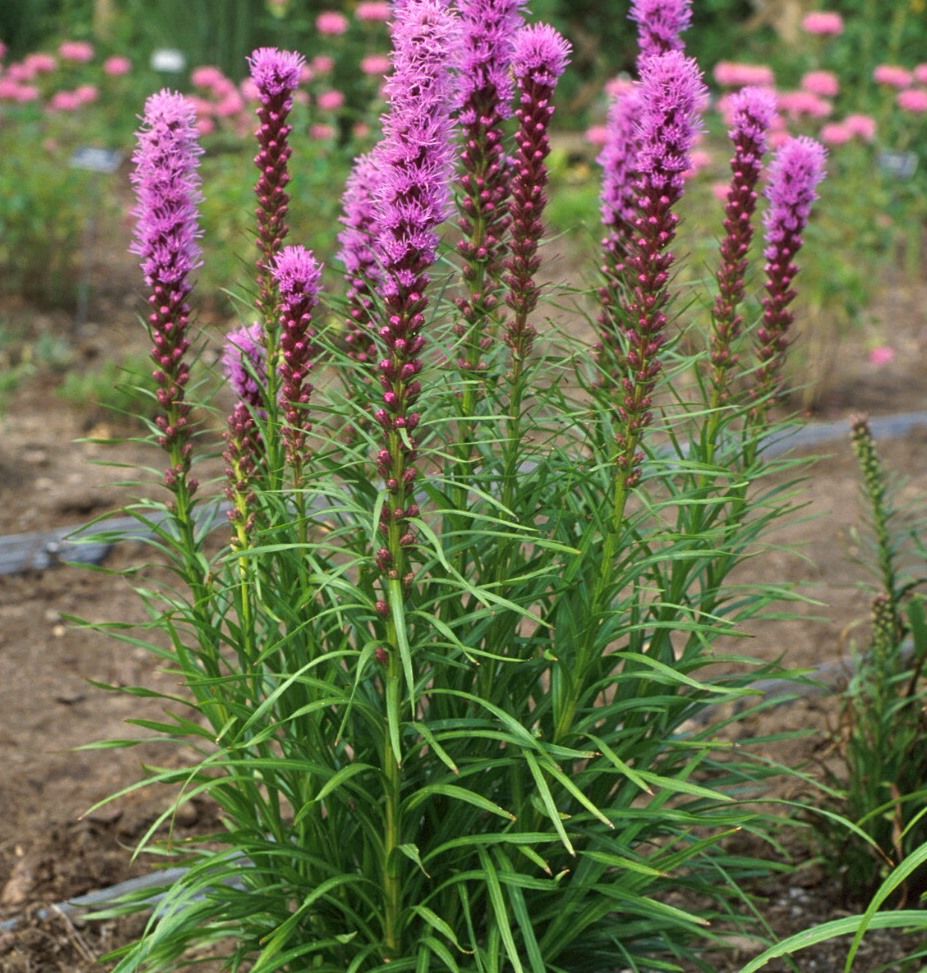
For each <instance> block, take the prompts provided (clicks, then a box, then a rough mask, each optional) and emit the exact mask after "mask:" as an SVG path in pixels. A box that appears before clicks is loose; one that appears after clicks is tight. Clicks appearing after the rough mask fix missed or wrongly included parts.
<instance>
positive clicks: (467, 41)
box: [457, 0, 527, 125]
mask: <svg viewBox="0 0 927 973" xmlns="http://www.w3.org/2000/svg"><path fill="white" fill-rule="evenodd" d="M526 2H527V0H459V2H458V4H457V10H458V12H459V14H460V18H461V22H462V26H463V53H462V64H461V74H462V76H463V81H462V90H461V102H462V105H463V108H462V110H461V115H460V121H461V123H462V124H463V125H472V124H474V123H476V122H478V121H479V117H480V111H481V109H482V108H483V107H484V106H486V105H489V106H492V107H493V108H494V109H495V110H496V111H497V112H498V113H499V117H500V118H508V117H509V116H510V115H511V114H512V105H511V102H512V95H513V91H512V77H511V63H512V44H513V40H514V37H515V33H516V31H517V30H518V28H519V27H520V26H521V25H522V22H523V18H522V15H521V10H522V8H523V7H524V6H525V3H526Z"/></svg>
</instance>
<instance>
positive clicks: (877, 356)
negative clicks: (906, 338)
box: [869, 345, 898, 368]
mask: <svg viewBox="0 0 927 973" xmlns="http://www.w3.org/2000/svg"><path fill="white" fill-rule="evenodd" d="M897 357H898V356H897V352H896V351H895V349H894V348H892V347H891V346H890V345H879V346H878V347H877V348H873V349H872V351H870V352H869V364H870V365H875V367H876V368H881V367H882V366H883V365H890V364H891V363H892V362H893V361H894V360H895V359H896V358H897Z"/></svg>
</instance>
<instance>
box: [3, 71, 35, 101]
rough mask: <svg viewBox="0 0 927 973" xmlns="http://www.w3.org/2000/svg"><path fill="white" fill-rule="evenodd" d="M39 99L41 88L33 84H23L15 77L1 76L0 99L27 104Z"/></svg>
mask: <svg viewBox="0 0 927 973" xmlns="http://www.w3.org/2000/svg"><path fill="white" fill-rule="evenodd" d="M38 100H39V89H38V88H36V87H34V86H33V85H31V84H22V83H21V82H19V81H17V80H16V79H15V78H10V77H6V78H0V101H15V102H16V103H17V104H25V103H26V102H29V101H38Z"/></svg>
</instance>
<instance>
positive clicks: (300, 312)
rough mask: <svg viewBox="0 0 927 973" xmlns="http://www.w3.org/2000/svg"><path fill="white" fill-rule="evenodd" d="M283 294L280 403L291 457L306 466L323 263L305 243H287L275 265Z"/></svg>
mask: <svg viewBox="0 0 927 973" xmlns="http://www.w3.org/2000/svg"><path fill="white" fill-rule="evenodd" d="M271 271H272V273H273V276H274V280H275V281H276V283H277V288H278V291H279V294H280V312H281V329H280V357H281V361H280V376H281V379H282V384H281V387H280V405H281V408H282V410H283V417H284V419H285V421H286V426H285V427H284V430H283V436H284V441H285V443H286V449H287V458H288V460H289V462H290V465H291V466H292V467H293V469H294V470H300V469H301V468H302V461H303V456H302V454H303V450H304V449H305V445H306V435H307V433H308V432H309V431H310V430H311V429H312V424H311V423H310V421H309V418H308V412H307V406H308V404H309V398H310V396H311V395H312V385H311V384H310V383H309V380H308V376H309V372H310V370H311V369H312V363H313V358H314V357H315V354H316V348H315V344H314V341H315V337H316V332H315V329H314V328H313V327H312V312H313V309H314V308H315V305H316V304H317V303H318V299H319V283H320V281H321V277H322V266H321V264H320V263H319V262H318V260H316V258H315V257H314V256H313V254H312V253H311V252H310V251H309V250H306V249H305V247H284V248H283V250H281V251H280V253H279V254H278V255H277V257H276V258H275V260H274V263H273V265H272V267H271Z"/></svg>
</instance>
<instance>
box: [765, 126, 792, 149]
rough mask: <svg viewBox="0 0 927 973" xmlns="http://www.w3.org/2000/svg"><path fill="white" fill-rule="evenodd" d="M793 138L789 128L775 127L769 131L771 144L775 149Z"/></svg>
mask: <svg viewBox="0 0 927 973" xmlns="http://www.w3.org/2000/svg"><path fill="white" fill-rule="evenodd" d="M791 138H792V136H791V134H790V133H789V130H788V129H787V128H774V129H772V130H771V131H770V133H769V144H770V146H771V147H772V148H774V149H781V148H782V146H783V145H785V144H786V142H788V141H789V140H790V139H791Z"/></svg>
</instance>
